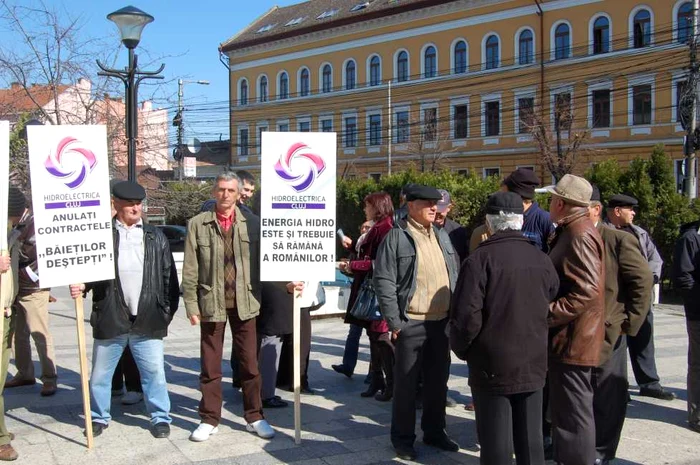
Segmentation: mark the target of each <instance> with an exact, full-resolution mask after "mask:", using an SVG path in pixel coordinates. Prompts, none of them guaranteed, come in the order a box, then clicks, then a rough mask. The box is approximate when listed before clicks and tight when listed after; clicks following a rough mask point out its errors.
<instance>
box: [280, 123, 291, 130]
mask: <svg viewBox="0 0 700 465" xmlns="http://www.w3.org/2000/svg"><path fill="white" fill-rule="evenodd" d="M277 130H278V131H279V132H289V123H280V124H278V125H277Z"/></svg>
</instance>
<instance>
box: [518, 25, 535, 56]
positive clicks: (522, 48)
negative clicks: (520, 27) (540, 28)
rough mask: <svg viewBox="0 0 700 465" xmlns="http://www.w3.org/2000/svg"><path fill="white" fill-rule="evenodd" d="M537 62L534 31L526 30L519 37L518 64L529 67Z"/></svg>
mask: <svg viewBox="0 0 700 465" xmlns="http://www.w3.org/2000/svg"><path fill="white" fill-rule="evenodd" d="M534 61H535V47H534V37H533V35H532V31H531V30H529V29H525V30H524V31H523V32H521V33H520V37H518V64H520V65H529V64H531V63H532V62H534Z"/></svg>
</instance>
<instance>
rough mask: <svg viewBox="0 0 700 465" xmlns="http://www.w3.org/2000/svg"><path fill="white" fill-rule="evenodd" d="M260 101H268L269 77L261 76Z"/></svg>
mask: <svg viewBox="0 0 700 465" xmlns="http://www.w3.org/2000/svg"><path fill="white" fill-rule="evenodd" d="M260 101H261V102H267V77H266V76H263V77H261V78H260Z"/></svg>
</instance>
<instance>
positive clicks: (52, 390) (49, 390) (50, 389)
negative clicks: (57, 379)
mask: <svg viewBox="0 0 700 465" xmlns="http://www.w3.org/2000/svg"><path fill="white" fill-rule="evenodd" d="M56 389H57V388H56V383H53V382H46V383H44V386H43V387H42V388H41V396H42V397H49V396H52V395H54V394H56Z"/></svg>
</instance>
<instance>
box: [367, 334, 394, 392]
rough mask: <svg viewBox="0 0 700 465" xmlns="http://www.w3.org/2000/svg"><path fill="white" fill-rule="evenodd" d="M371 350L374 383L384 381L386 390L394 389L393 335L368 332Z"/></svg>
mask: <svg viewBox="0 0 700 465" xmlns="http://www.w3.org/2000/svg"><path fill="white" fill-rule="evenodd" d="M367 334H368V335H369V348H370V354H371V356H372V382H373V383H378V382H381V380H382V379H383V380H384V383H385V386H386V389H388V390H391V391H392V392H393V389H394V359H395V357H394V343H393V342H392V341H391V333H376V332H374V331H368V332H367Z"/></svg>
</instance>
